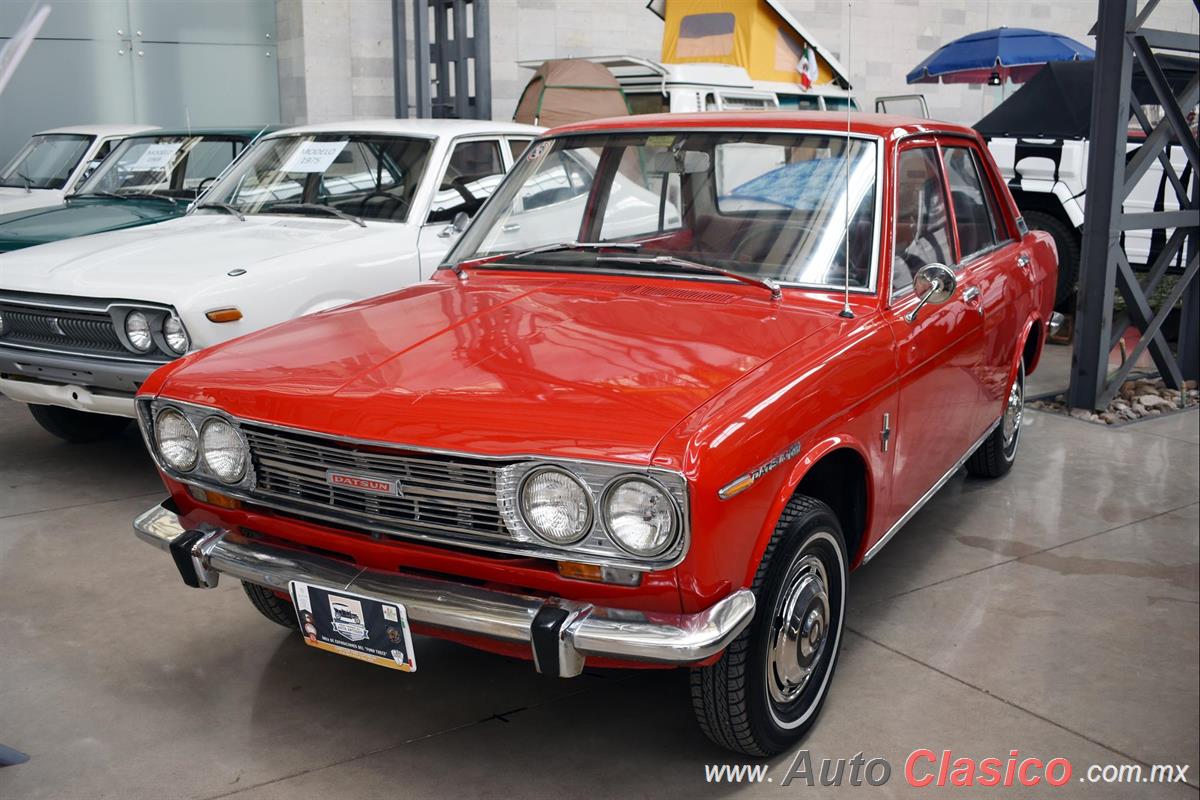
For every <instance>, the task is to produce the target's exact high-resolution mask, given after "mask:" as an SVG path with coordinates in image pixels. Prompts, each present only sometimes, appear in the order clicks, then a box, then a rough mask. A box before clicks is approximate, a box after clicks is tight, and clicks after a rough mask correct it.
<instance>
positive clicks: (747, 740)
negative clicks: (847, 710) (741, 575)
mask: <svg viewBox="0 0 1200 800" xmlns="http://www.w3.org/2000/svg"><path fill="white" fill-rule="evenodd" d="M814 557H815V559H816V560H818V561H819V562H820V564H821V565H823V567H824V571H825V576H824V577H826V578H827V579H828V585H827V586H826V589H827V592H826V595H827V601H828V602H827V604H826V610H827V613H828V616H827V617H826V619H825V623H826V624H825V625H824V626H822V628H821V630H822V631H823V632H824V638H823V639H822V643H821V645H820V646H819V649H818V650H817V655H816V656H815V657H813V658H812V660H811V672H810V673H809V675H808V677H807V679H805V680H803V682H801V683H800V684H799V686H797V687H794V688H795V691H796V692H797V693H796V694H795V696H794V697H792V698H790V699H788V701H787V702H778V701H777V700H776V699H775V697H773V695H772V691H773V689H772V686H775V687H778V686H779V681H778V680H777V675H778V673H777V672H776V669H775V666H774V662H773V660H772V658H771V657H770V655H769V654H770V651H771V650H772V642H773V641H774V637H773V630H774V629H776V627H777V626H776V624H775V623H776V620H779V619H782V616H781V612H782V611H783V608H781V607H780V606H781V604H783V603H784V601H785V599H786V598H785V595H786V596H787V597H794V596H795V595H794V594H792V592H790V591H789V592H786V593H785V592H784V589H785V588H790V587H793V586H795V585H796V584H794V583H793V581H794V580H795V579H796V578H795V576H796V573H795V570H796V569H797V568H802V567H803V565H804V564H807V563H810V562H811V561H812V559H813V558H814ZM847 564H848V559H847V557H846V545H845V539H844V537H843V536H842V529H841V526H840V525H839V524H838V520H837V517H836V516H835V515H834V513H833V511H832V510H831V509H830V508H829V506H827V505H825V504H824V503H822V502H821V501H819V500H815V499H813V498H811V497H805V496H802V495H798V496H796V497H793V498H792V500H791V501H790V502H789V503H788V505H787V506H786V507H785V508H784V511H783V513H782V514H781V515H780V518H779V522H778V523H777V524H776V527H775V534H774V536H772V538H771V542H770V543H769V544H768V545H767V549H766V552H765V553H764V554H763V559H762V562H761V563H760V564H759V566H758V571H757V573H756V574H755V576H754V584H753V586H752V587H751V588H752V589H753V591H754V594H755V599H756V600H757V606H756V610H755V613H754V621H753V622H752V623H751V624H750V625H749V626H747V627H746V629H745V630H743V631H742V632H741V634H739V635H738V637H737V638H736V639H734V640H733V642H732V643H730V645H729V647H728V648H726V650H725V653H724V655H722V656H721V659H720V660H719V661H717V662H716V663H715V664H713V665H712V666H708V667H700V668H696V669H693V670H692V673H691V685H692V709H693V711H694V712H695V714H696V719H697V721H698V722H699V723H700V727H701V729H703V731H704V733H705V735H707V736H708V738H710V739H712V740H713V741H714V742H716V743H717V744H719V745H721V746H722V747H725V748H728V749H730V750H734V751H737V752H739V753H746V754H748V755H752V756H771V755H775V754H777V753H781V752H783V751H784V750H786V749H788V748H789V747H791V746H792V745H793V744H795V743H796V742H797V741H799V740H800V739H801V738H802V737H803V736H804V735H805V733H807V732H808V730H809V729H810V728H811V727H812V726H813V724H814V723H815V722H816V720H817V717H818V716H819V714H820V711H821V706H822V705H823V704H824V702H825V698H826V697H827V696H828V694H829V685H830V683H831V682H832V678H833V673H834V670H835V668H836V666H837V658H838V652H839V651H840V649H841V635H842V621H843V617H844V615H845V599H846V585H847ZM796 607H797V608H800V604H799V603H797V606H796ZM815 608H818V606H816V605H813V604H812V603H809V604H806V605H804V606H803V609H802V610H801V613H800V616H801V617H804V618H805V619H806V620H807V619H809V618H810V616H809V613H810V612H809V609H815ZM788 617H789V618H797V617H794V616H793V615H791V614H789V615H788ZM806 644H809V645H810V646H811V640H809V641H808V642H806ZM777 649H778V648H777ZM797 651H798V652H800V653H802V652H803V651H802V650H800V645H797ZM802 657H803V656H801V658H802ZM798 660H799V659H798Z"/></svg>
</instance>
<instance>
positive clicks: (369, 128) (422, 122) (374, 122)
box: [275, 119, 545, 136]
mask: <svg viewBox="0 0 1200 800" xmlns="http://www.w3.org/2000/svg"><path fill="white" fill-rule="evenodd" d="M544 130H545V128H539V127H535V126H533V125H521V124H519V123H516V122H492V121H491V120H478V119H358V120H346V121H343V122H322V123H318V124H313V125H297V126H295V127H291V128H284V129H282V130H279V131H276V132H275V133H276V134H279V135H282V134H294V133H385V134H387V133H395V134H410V135H411V134H417V135H423V136H465V135H470V134H476V133H499V134H524V135H528V136H536V135H537V134H539V133H541V132H542V131H544Z"/></svg>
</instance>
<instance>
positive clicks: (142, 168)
mask: <svg viewBox="0 0 1200 800" xmlns="http://www.w3.org/2000/svg"><path fill="white" fill-rule="evenodd" d="M181 147H183V142H159V143H158V144H152V145H150V146H149V147H147V148H146V149H145V151H143V152H142V155H141V157H140V158H139V159H138V160H137V161H135V162H133V165H132V166H130V167H129V170H130V172H154V171H156V170H160V169H166V168H167V167H169V166H170V165H171V162H172V160H174V158H175V154H176V153H178V152H179V148H181Z"/></svg>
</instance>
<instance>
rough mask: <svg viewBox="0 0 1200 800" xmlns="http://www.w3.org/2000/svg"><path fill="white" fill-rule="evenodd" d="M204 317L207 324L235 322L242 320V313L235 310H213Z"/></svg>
mask: <svg viewBox="0 0 1200 800" xmlns="http://www.w3.org/2000/svg"><path fill="white" fill-rule="evenodd" d="M204 316H206V317H208V320H209V322H237V321H238V320H239V319H241V318H242V312H241V311H239V310H238V309H236V308H214V309H213V310H212V311H209V312H208V313H207V314H205V315H204Z"/></svg>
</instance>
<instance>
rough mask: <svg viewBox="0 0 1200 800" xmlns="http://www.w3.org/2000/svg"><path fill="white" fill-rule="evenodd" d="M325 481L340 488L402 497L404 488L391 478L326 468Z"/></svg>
mask: <svg viewBox="0 0 1200 800" xmlns="http://www.w3.org/2000/svg"><path fill="white" fill-rule="evenodd" d="M325 482H326V483H328V484H329V485H330V486H336V487H338V488H340V489H354V490H356V491H360V492H368V493H370V494H386V495H391V496H392V497H403V496H404V490H403V488H402V487H401V485H400V481H397V480H392V479H391V478H381V477H379V476H376V475H353V474H351V473H348V472H337V471H335V470H327V471H326V472H325Z"/></svg>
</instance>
